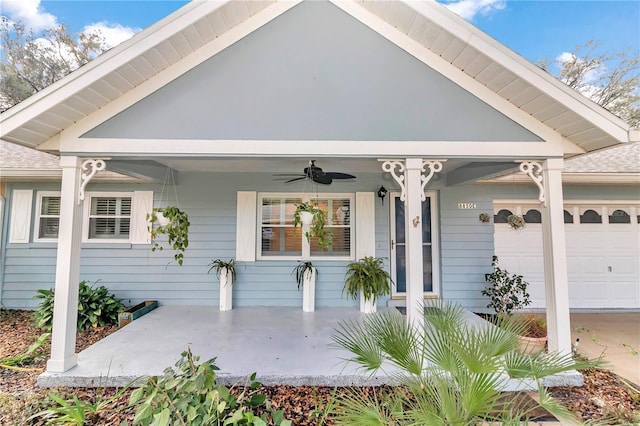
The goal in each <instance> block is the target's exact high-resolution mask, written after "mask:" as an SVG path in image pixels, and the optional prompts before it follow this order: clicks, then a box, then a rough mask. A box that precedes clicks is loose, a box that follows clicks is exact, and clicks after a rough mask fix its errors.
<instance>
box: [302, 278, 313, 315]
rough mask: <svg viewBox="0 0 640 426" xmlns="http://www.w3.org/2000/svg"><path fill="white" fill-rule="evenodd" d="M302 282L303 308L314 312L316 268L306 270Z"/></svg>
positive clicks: (305, 310)
mask: <svg viewBox="0 0 640 426" xmlns="http://www.w3.org/2000/svg"><path fill="white" fill-rule="evenodd" d="M303 278H304V281H303V283H302V310H303V311H304V312H313V311H315V310H316V268H313V269H312V270H306V271H304V277H303Z"/></svg>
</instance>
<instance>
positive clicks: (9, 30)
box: [0, 17, 108, 111]
mask: <svg viewBox="0 0 640 426" xmlns="http://www.w3.org/2000/svg"><path fill="white" fill-rule="evenodd" d="M0 45H1V46H2V55H1V56H0V88H1V91H0V111H5V110H7V109H8V108H10V107H12V106H13V105H16V104H18V103H19V102H21V101H23V100H25V99H26V98H28V97H29V96H31V95H33V94H34V93H36V92H39V91H40V90H42V89H44V88H45V87H47V86H49V85H51V84H53V83H55V82H56V81H57V80H59V79H61V78H62V77H64V76H66V75H67V74H69V73H70V72H72V71H73V70H75V69H76V68H78V67H81V66H82V65H84V64H86V63H88V62H89V61H91V60H92V59H93V58H95V57H96V56H98V55H99V54H100V53H102V52H104V51H106V50H107V49H108V46H107V45H106V43H105V40H104V38H103V37H102V36H101V35H100V34H98V33H79V34H77V35H73V34H71V33H69V31H68V30H67V28H66V27H65V26H64V25H62V24H60V25H57V26H55V27H52V28H49V29H47V30H44V31H42V32H39V33H35V32H34V31H33V30H29V29H27V28H26V27H25V25H24V24H23V23H21V22H13V21H11V20H9V19H7V18H6V17H0Z"/></svg>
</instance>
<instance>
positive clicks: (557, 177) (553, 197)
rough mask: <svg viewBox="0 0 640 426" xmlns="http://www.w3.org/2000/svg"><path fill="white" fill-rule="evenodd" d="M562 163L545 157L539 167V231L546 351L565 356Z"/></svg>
mask: <svg viewBox="0 0 640 426" xmlns="http://www.w3.org/2000/svg"><path fill="white" fill-rule="evenodd" d="M563 166H564V160H562V159H548V160H546V161H544V163H543V166H542V182H543V183H544V202H543V207H542V233H543V244H544V277H545V297H546V305H547V334H548V338H549V351H551V352H558V353H561V354H565V355H566V354H571V325H570V319H569V282H568V278H567V249H566V242H565V229H564V204H563V195H562V175H561V173H562V169H563Z"/></svg>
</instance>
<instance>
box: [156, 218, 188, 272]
mask: <svg viewBox="0 0 640 426" xmlns="http://www.w3.org/2000/svg"><path fill="white" fill-rule="evenodd" d="M147 222H149V225H148V226H147V229H148V230H149V232H150V233H151V251H156V250H162V249H163V247H162V246H161V245H160V244H159V243H158V241H157V238H158V235H160V234H165V235H167V238H168V242H169V245H170V246H171V248H173V249H174V250H175V251H176V254H175V255H174V256H173V257H174V259H175V260H176V262H178V265H180V266H182V262H183V260H184V251H185V250H186V248H187V247H188V246H189V225H190V223H189V216H188V215H187V214H186V213H185V212H183V211H182V210H180V209H179V208H178V207H175V206H168V207H162V208H157V209H153V211H152V212H151V213H147ZM154 224H156V225H157V226H155V228H154V226H153V225H154Z"/></svg>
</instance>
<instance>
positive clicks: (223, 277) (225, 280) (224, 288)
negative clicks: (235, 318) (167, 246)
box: [220, 268, 233, 311]
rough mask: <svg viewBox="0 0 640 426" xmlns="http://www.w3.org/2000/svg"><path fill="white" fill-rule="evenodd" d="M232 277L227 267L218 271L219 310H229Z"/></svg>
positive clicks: (231, 305)
mask: <svg viewBox="0 0 640 426" xmlns="http://www.w3.org/2000/svg"><path fill="white" fill-rule="evenodd" d="M232 290H233V278H232V277H231V273H230V272H229V271H228V270H227V268H223V269H222V270H221V271H220V310H221V311H230V310H231V309H232V308H233V302H232Z"/></svg>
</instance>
